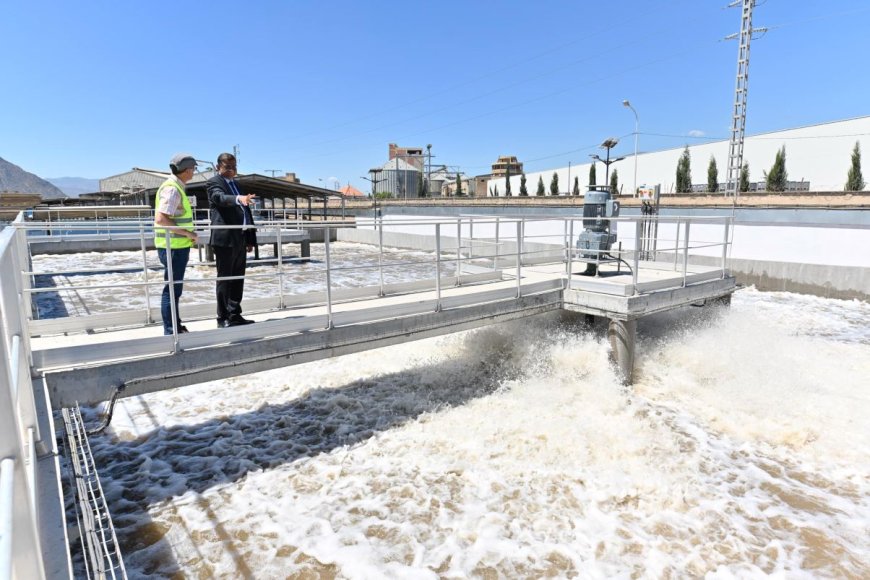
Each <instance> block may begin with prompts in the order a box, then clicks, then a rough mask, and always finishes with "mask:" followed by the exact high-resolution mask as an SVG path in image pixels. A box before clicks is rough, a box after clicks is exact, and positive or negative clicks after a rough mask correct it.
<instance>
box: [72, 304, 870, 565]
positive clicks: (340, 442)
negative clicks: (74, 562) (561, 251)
mask: <svg viewBox="0 0 870 580" xmlns="http://www.w3.org/2000/svg"><path fill="white" fill-rule="evenodd" d="M868 327H870V307H868V305H866V304H863V303H857V302H842V301H833V300H824V299H817V298H806V297H798V296H794V295H789V294H765V293H760V292H756V291H754V290H751V289H748V290H742V291H740V292H738V293H737V294H736V295H735V297H734V300H733V304H732V307H731V308H730V309H727V310H724V311H721V313H719V314H714V315H707V314H706V313H702V312H700V311H698V310H691V311H688V312H681V313H675V314H670V315H667V316H660V317H655V318H651V319H649V320H645V321H644V322H642V323H641V324H640V326H639V332H640V336H639V345H638V377H637V382H636V384H635V386H634V388H633V389H628V390H626V389H624V388H623V387H622V386H621V385H620V384H619V383H618V381H617V380H616V377H615V375H614V373H613V371H612V369H611V368H610V366H609V362H608V346H607V342H606V338H605V336H604V334H603V330H602V329H601V328H594V329H590V328H587V327H584V326H582V325H580V324H579V323H578V322H577V319H576V318H567V319H563V318H561V317H557V316H543V317H538V318H535V319H531V320H525V321H521V322H516V323H511V324H505V325H499V326H494V327H490V328H486V329H481V330H479V331H474V332H467V333H461V334H456V335H451V336H446V337H441V338H438V339H429V340H422V341H417V342H410V343H407V344H402V345H397V346H393V347H389V348H384V349H379V350H374V351H369V352H364V353H359V354H355V355H349V356H346V357H341V358H336V359H331V360H329V361H326V362H318V363H310V364H306V365H299V366H296V367H290V368H287V369H281V370H276V371H269V372H264V373H260V374H257V375H251V376H246V377H239V378H236V379H232V380H226V381H217V382H213V383H208V384H204V385H196V386H191V387H185V388H182V389H177V390H173V391H166V392H162V393H154V394H152V395H148V396H145V397H137V398H133V399H125V400H122V401H121V402H120V403H119V405H118V408H117V409H116V413H115V419H114V422H113V425H112V427H111V429H110V430H109V431H108V432H107V434H105V435H102V436H97V437H93V438H92V440H91V444H92V446H93V448H94V451H95V454H96V457H97V461H98V462H99V466H100V469H101V474H102V476H103V485H104V488H105V489H106V494H107V497H108V498H109V501H110V507H111V509H112V511H113V515H114V516H115V519H116V524H117V526H118V530H119V536H120V539H121V541H122V544H123V547H124V550H125V557H126V563H127V567H128V570H129V571H131V574H132V575H134V576H140V575H146V574H154V575H169V574H176V573H184V574H186V575H191V576H217V577H237V576H243V575H245V574H249V575H251V576H256V577H267V578H269V577H288V576H290V577H292V576H294V575H301V574H303V573H309V574H314V573H320V574H323V575H325V576H336V577H342V578H438V577H472V576H473V577H479V576H486V575H493V576H498V577H508V578H513V577H542V576H547V575H553V576H557V577H567V576H573V575H579V576H580V577H592V578H605V577H607V578H609V577H614V576H618V577H627V576H633V575H637V576H649V577H660V576H666V575H670V576H709V577H711V578H732V577H739V578H744V577H761V576H764V575H778V576H787V577H818V576H827V577H866V576H868V575H870V548H868V545H867V542H866V538H867V530H868V526H870V462H868V457H870V441H868V433H867V431H868V430H867V429H866V426H865V424H866V417H867V416H868V412H870V401H868V392H867V388H866V385H867V379H866V377H867V376H868V371H870V341H868V336H867V328H868ZM87 417H88V418H89V419H90V420H93V416H92V412H89V413H88V414H87Z"/></svg>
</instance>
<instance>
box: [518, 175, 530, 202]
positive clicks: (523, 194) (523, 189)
mask: <svg viewBox="0 0 870 580" xmlns="http://www.w3.org/2000/svg"><path fill="white" fill-rule="evenodd" d="M528 196H529V190H528V189H526V174H525V173H523V174H522V175H520V197H528Z"/></svg>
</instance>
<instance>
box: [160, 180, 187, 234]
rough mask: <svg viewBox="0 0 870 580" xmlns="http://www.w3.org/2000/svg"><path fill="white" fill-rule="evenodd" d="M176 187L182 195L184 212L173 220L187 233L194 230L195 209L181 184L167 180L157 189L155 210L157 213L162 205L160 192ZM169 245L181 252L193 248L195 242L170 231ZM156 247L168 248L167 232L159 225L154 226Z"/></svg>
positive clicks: (173, 217)
mask: <svg viewBox="0 0 870 580" xmlns="http://www.w3.org/2000/svg"><path fill="white" fill-rule="evenodd" d="M167 185H168V186H171V187H174V188H175V189H177V190H178V193H179V194H181V207H182V209H183V210H184V211H183V212H182V213H181V215H177V216H172V219H173V220H175V225H177V226H178V227H180V228H184V229H185V230H187V231H190V232H192V231H194V230H193V209H192V208H191V207H190V200H188V199H187V193H186V192H185V191H184V186H183V185H181V184H179V183H178V182H177V181H175V180H174V179H167V180H166V181H164V182H163V184H162V185H161V186H160V187H159V188H158V189H157V193H158V195H156V196H154V208H155V211H156V209H157V207H158V206H159V204H160V195H159V193H160V190H161V189H163V188H164V187H166V186H167ZM169 244H170V247H171V248H172V249H173V250H180V249H182V248H190V247H192V246H193V240H191V239H190V238H188V237H187V236H185V235H184V234H178V233H175V232H173V231H172V230H170V231H169ZM154 246H155V247H157V248H166V230H165V229H164V228H161V227H159V226H158V225H157V224H154Z"/></svg>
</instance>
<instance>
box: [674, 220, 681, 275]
mask: <svg viewBox="0 0 870 580" xmlns="http://www.w3.org/2000/svg"><path fill="white" fill-rule="evenodd" d="M679 255H680V220H677V239H676V240H675V241H674V272H676V271H677V257H678V256H679Z"/></svg>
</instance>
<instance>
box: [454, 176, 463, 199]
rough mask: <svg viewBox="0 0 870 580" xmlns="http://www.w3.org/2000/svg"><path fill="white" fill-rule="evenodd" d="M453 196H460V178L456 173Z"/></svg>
mask: <svg viewBox="0 0 870 580" xmlns="http://www.w3.org/2000/svg"><path fill="white" fill-rule="evenodd" d="M453 195H462V176H461V175H460V174H459V172H456V191H455V192H454V194H453Z"/></svg>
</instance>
